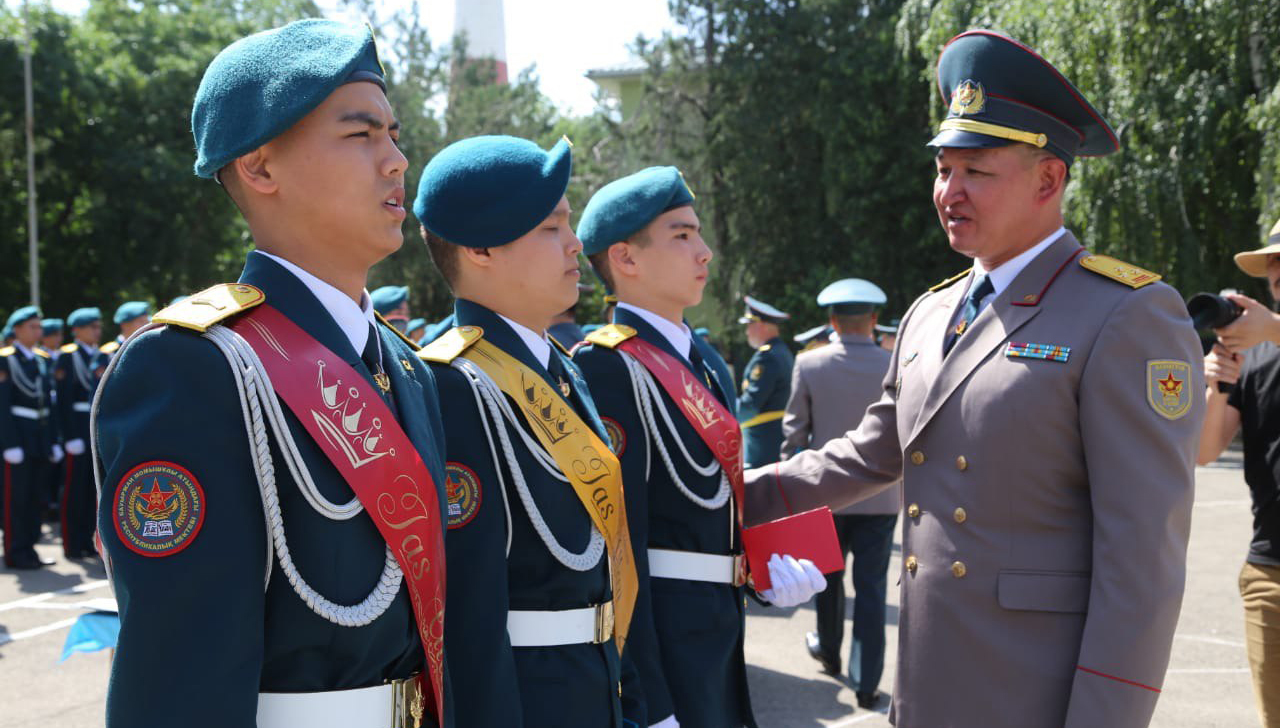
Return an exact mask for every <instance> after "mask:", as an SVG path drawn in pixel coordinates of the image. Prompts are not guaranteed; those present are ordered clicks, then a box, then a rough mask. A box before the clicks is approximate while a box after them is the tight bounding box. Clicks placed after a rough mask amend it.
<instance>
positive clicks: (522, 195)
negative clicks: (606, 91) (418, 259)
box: [413, 136, 573, 248]
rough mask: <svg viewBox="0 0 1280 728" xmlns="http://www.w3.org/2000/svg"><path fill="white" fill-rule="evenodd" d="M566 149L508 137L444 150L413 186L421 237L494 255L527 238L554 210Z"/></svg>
mask: <svg viewBox="0 0 1280 728" xmlns="http://www.w3.org/2000/svg"><path fill="white" fill-rule="evenodd" d="M572 147H573V145H572V144H570V143H569V140H568V139H561V140H560V141H559V142H558V143H557V144H556V145H555V146H554V147H552V148H551V150H550V151H543V150H542V148H541V147H539V146H538V145H537V144H534V143H533V142H531V141H527V140H525V139H517V138H516V137H511V136H478V137H471V138H470V139H463V140H461V141H457V142H454V143H453V144H450V145H449V146H447V147H445V148H444V149H443V150H442V151H441V152H440V153H439V154H437V155H436V156H434V157H432V158H431V161H430V162H428V163H427V167H426V169H424V170H423V172H422V178H421V179H420V180H419V181H418V196H417V199H415V200H414V202H413V214H415V215H417V216H418V221H419V222H421V223H422V226H423V227H425V228H426V229H427V230H430V231H431V232H432V233H434V234H435V235H437V236H439V237H441V238H443V239H444V240H447V241H449V242H450V243H453V244H454V245H461V246H464V247H467V248H496V247H499V246H502V245H506V244H507V243H510V242H512V241H514V240H516V239H517V238H520V237H522V236H523V235H524V234H525V233H527V232H529V231H530V230H533V229H534V228H535V227H537V226H538V224H539V223H541V222H542V221H543V220H545V219H547V216H548V215H550V214H551V212H552V211H553V210H555V209H556V205H558V204H560V198H562V197H564V191H565V189H567V188H568V186H569V175H570V173H571V172H572V171H573V155H572V152H571V151H570V150H571V149H572Z"/></svg>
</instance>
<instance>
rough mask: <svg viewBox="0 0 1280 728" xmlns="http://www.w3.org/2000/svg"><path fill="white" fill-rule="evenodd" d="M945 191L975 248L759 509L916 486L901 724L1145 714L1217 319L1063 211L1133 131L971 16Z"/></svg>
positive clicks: (1182, 550)
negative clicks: (1087, 161) (878, 379)
mask: <svg viewBox="0 0 1280 728" xmlns="http://www.w3.org/2000/svg"><path fill="white" fill-rule="evenodd" d="M938 84H939V90H940V91H941V93H942V96H943V99H944V103H946V104H947V105H948V113H947V116H946V118H945V119H944V120H943V121H942V123H941V125H940V129H939V133H938V135H937V136H936V137H934V139H933V141H932V142H931V143H930V144H931V146H933V147H935V148H936V149H937V157H936V161H937V165H936V166H937V178H936V179H935V181H934V191H933V192H934V204H935V207H936V208H937V210H938V216H939V220H940V222H941V223H942V226H943V228H944V230H945V231H946V233H947V237H948V241H949V243H950V244H951V247H952V248H953V249H955V250H957V251H959V252H961V253H963V254H965V255H967V256H969V257H971V258H973V259H974V263H973V267H972V269H970V270H966V271H964V272H963V273H961V274H960V275H958V276H956V277H955V278H953V279H952V280H950V281H945V282H943V283H941V284H939V285H938V286H935V287H934V289H933V290H931V291H929V292H927V293H925V294H924V295H922V296H921V297H920V298H918V299H917V300H916V302H915V303H914V304H913V305H912V307H911V308H910V309H909V310H908V312H907V314H906V315H905V316H904V317H903V319H902V325H901V328H900V329H899V339H898V346H897V349H896V350H895V352H894V354H893V357H892V359H891V360H890V364H889V372H888V374H887V375H886V377H885V380H884V391H883V394H882V396H881V398H880V400H879V401H878V402H876V403H875V404H874V405H872V406H871V407H870V408H869V409H868V410H867V413H866V415H865V416H864V417H863V419H862V422H861V423H860V424H859V426H858V428H857V429H856V430H852V431H850V432H848V433H846V434H845V435H844V436H842V437H838V438H836V439H834V440H832V441H830V442H828V443H827V444H826V445H825V446H823V447H822V448H821V449H820V450H809V451H805V452H802V453H799V454H798V455H796V456H795V457H793V458H791V459H790V460H787V461H786V462H783V463H780V464H779V465H776V466H767V467H763V468H759V469H755V470H752V471H749V472H748V473H747V498H746V500H747V502H746V511H747V519H748V520H749V521H753V522H759V521H763V520H768V519H770V518H775V517H777V516H780V515H783V514H785V513H787V512H788V510H794V511H803V510H805V509H808V508H813V507H815V506H817V505H820V504H828V505H831V506H832V507H843V506H844V505H846V504H848V503H850V502H853V501H854V500H857V499H859V498H862V497H866V496H869V495H872V494H874V493H876V492H879V491H880V490H882V489H883V488H885V487H887V486H888V485H889V484H891V483H893V482H895V481H896V480H897V479H898V478H899V477H902V478H903V485H902V487H903V496H904V500H905V502H906V504H907V506H906V518H905V519H904V521H903V536H902V549H903V570H902V573H901V574H900V575H899V576H898V578H899V579H900V580H901V582H900V589H901V596H900V599H901V601H900V603H901V615H900V618H899V632H898V637H899V643H898V669H897V681H896V687H895V689H894V693H893V707H892V711H891V714H890V718H891V720H892V721H893V722H894V724H895V725H896V726H898V728H937V727H938V726H948V727H949V728H1095V727H1097V726H1108V727H1109V728H1110V727H1120V726H1123V727H1124V728H1142V727H1143V726H1146V725H1148V724H1149V722H1150V720H1151V715H1152V713H1153V711H1154V710H1155V704H1156V699H1157V698H1158V697H1159V694H1160V689H1161V684H1162V682H1163V680H1164V675H1165V670H1166V668H1167V667H1168V663H1169V650H1170V645H1171V642H1172V639H1173V632H1174V627H1175V624H1176V622H1177V618H1178V611H1179V608H1180V606H1181V601H1182V592H1183V586H1184V582H1185V576H1186V546H1187V536H1188V531H1189V528H1190V521H1191V504H1192V497H1193V482H1194V481H1193V476H1194V458H1195V445H1196V440H1197V436H1198V434H1199V430H1200V423H1201V420H1202V419H1203V416H1204V402H1203V400H1202V399H1201V397H1199V396H1198V395H1199V394H1200V393H1201V392H1203V391H1204V378H1203V372H1202V371H1201V367H1200V366H1199V365H1198V361H1199V359H1200V357H1201V349H1200V342H1199V339H1198V338H1197V336H1196V334H1195V331H1194V330H1193V329H1192V326H1191V323H1190V320H1189V319H1188V317H1187V312H1186V306H1185V305H1184V304H1183V302H1182V299H1181V297H1180V296H1179V295H1178V293H1177V291H1175V290H1174V289H1173V288H1170V287H1169V286H1167V285H1164V284H1162V283H1159V282H1157V280H1158V278H1159V276H1158V275H1156V274H1155V273H1151V272H1150V271H1145V270H1142V269H1141V268H1137V267H1135V266H1131V265H1128V264H1126V263H1122V262H1120V261H1117V260H1114V259H1112V258H1108V257H1106V256H1102V255H1091V254H1089V253H1087V252H1086V251H1085V250H1084V249H1083V248H1082V247H1081V246H1080V243H1079V242H1077V240H1076V238H1075V236H1074V235H1072V234H1071V233H1070V232H1069V231H1067V230H1066V229H1065V228H1064V227H1062V225H1063V222H1062V213H1061V209H1062V208H1061V205H1062V195H1063V192H1064V190H1065V186H1066V183H1067V170H1068V165H1069V164H1070V163H1071V162H1072V160H1073V159H1074V157H1075V156H1077V155H1101V154H1107V153H1110V152H1113V151H1115V150H1116V149H1117V148H1118V146H1119V142H1118V140H1117V138H1116V136H1115V134H1114V132H1112V131H1111V128H1110V127H1109V126H1108V125H1107V124H1106V122H1105V121H1103V119H1102V116H1101V115H1100V114H1099V113H1098V112H1097V110H1095V109H1094V108H1093V107H1092V106H1091V105H1089V103H1088V102H1087V101H1085V100H1084V96H1083V95H1082V94H1081V93H1080V92H1079V91H1077V90H1076V89H1075V87H1074V86H1072V85H1071V84H1070V82H1068V81H1067V80H1066V79H1065V78H1064V77H1063V76H1062V75H1061V74H1060V73H1059V72H1058V71H1057V70H1056V69H1055V68H1054V67H1053V66H1052V65H1050V64H1049V62H1048V61H1046V60H1044V59H1043V58H1041V57H1040V56H1038V55H1037V54H1036V53H1035V52H1034V51H1032V50H1030V49H1028V48H1027V47H1026V46H1024V45H1021V44H1019V43H1017V42H1015V41H1013V40H1011V39H1009V38H1007V37H1005V36H1003V35H1000V34H997V33H994V32H990V31H985V30H978V31H970V32H966V33H963V34H961V35H959V36H957V37H956V38H955V39H953V40H952V41H951V42H950V43H949V44H948V45H947V46H946V48H945V49H944V50H943V52H942V55H941V58H940V59H939V63H938Z"/></svg>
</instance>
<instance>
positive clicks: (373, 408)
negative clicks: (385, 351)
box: [230, 304, 445, 725]
mask: <svg viewBox="0 0 1280 728" xmlns="http://www.w3.org/2000/svg"><path fill="white" fill-rule="evenodd" d="M230 328H231V330H232V331H235V332H236V333H237V334H239V335H240V336H242V337H243V338H244V339H245V341H248V342H249V345H250V346H252V347H253V350H254V351H255V352H257V354H258V357H259V358H260V359H261V360H262V364H263V366H264V367H266V370H267V374H268V375H269V376H270V377H271V384H272V386H273V387H274V388H275V391H276V393H277V394H278V395H279V396H280V399H281V400H282V401H283V402H284V403H285V405H287V406H288V407H289V410H290V411H292V412H293V414H294V415H295V416H297V418H298V421H299V422H301V423H302V426H303V427H305V428H306V430H307V434H309V435H311V439H312V440H314V441H315V443H316V445H317V446H318V447H319V448H320V450H321V451H323V452H324V454H325V457H327V458H329V462H331V463H333V466H334V467H335V468H337V469H338V472H339V473H341V474H342V478H343V480H345V481H346V482H347V485H349V486H351V490H353V491H355V494H356V497H357V498H359V499H360V504H361V505H363V506H364V510H365V513H368V514H369V517H370V518H372V519H373V522H374V524H375V525H376V526H377V527H378V532H379V533H381V534H382V537H383V538H384V539H386V541H387V544H388V545H389V546H390V547H391V551H392V553H394V554H395V557H396V561H397V562H398V563H399V564H400V569H401V570H402V571H403V572H404V577H405V583H406V584H407V585H408V587H409V597H410V601H412V603H413V613H414V618H415V621H416V622H417V625H418V636H419V637H421V638H422V649H423V651H424V652H426V660H427V662H426V668H427V670H426V673H427V677H428V679H426V680H422V679H420V682H421V683H422V686H423V687H424V688H425V689H424V690H423V691H422V692H423V693H424V694H425V695H426V696H428V699H429V700H430V702H431V704H432V707H433V708H434V709H435V712H436V715H437V717H438V719H439V721H440V724H441V725H444V698H443V695H444V692H443V654H444V585H445V581H444V574H445V564H444V530H443V528H442V524H441V522H440V501H439V498H438V497H437V495H436V485H435V482H434V481H433V480H432V479H431V472H430V471H429V470H427V466H426V464H425V463H423V462H422V457H421V456H420V455H419V454H418V451H417V449H415V448H414V446H413V443H412V442H410V440H409V436H408V435H406V434H405V432H404V430H403V429H401V428H400V425H399V423H397V422H396V418H395V415H394V414H392V412H391V408H389V407H388V406H387V405H386V403H385V402H384V401H383V400H382V398H381V397H379V396H378V393H377V390H375V389H374V388H373V387H372V386H371V385H370V384H369V383H368V382H367V381H365V379H364V377H362V376H360V374H358V373H357V372H356V370H355V369H352V368H351V366H350V365H348V364H347V363H346V362H344V361H343V360H342V359H340V358H338V357H337V356H336V355H335V354H334V353H333V352H331V351H329V350H328V349H327V348H325V346H324V345H323V344H321V343H320V342H318V341H316V340H315V339H314V338H312V337H311V335H309V334H308V333H307V332H305V331H303V330H302V329H301V328H299V327H298V325H297V324H294V323H293V322H292V321H290V320H289V319H287V318H285V317H284V315H283V314H281V313H280V312H279V311H277V310H276V309H274V308H272V307H271V306H269V305H267V304H262V305H260V306H258V307H256V308H254V309H253V310H252V311H250V312H249V313H247V314H246V315H244V316H242V317H240V318H239V319H238V320H236V321H235V322H234V323H232V324H231V326H230Z"/></svg>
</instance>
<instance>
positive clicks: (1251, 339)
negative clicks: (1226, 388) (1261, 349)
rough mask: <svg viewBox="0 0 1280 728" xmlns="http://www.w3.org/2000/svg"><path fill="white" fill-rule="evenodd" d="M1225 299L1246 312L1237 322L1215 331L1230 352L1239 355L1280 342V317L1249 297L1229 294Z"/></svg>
mask: <svg viewBox="0 0 1280 728" xmlns="http://www.w3.org/2000/svg"><path fill="white" fill-rule="evenodd" d="M1225 297H1226V298H1229V299H1231V300H1232V301H1233V302H1235V304H1236V305H1238V306H1240V308H1241V309H1243V310H1244V312H1243V313H1241V314H1240V317H1239V318H1237V319H1236V320H1235V321H1232V322H1231V323H1230V324H1228V325H1226V326H1224V327H1222V328H1220V329H1214V331H1213V333H1215V334H1217V335H1218V341H1220V342H1222V345H1223V346H1225V347H1226V348H1227V349H1228V350H1229V351H1231V352H1232V353H1237V354H1238V353H1240V352H1242V351H1245V350H1246V349H1251V348H1253V347H1255V346H1257V345H1258V344H1260V343H1262V342H1263V341H1273V342H1280V316H1277V315H1276V314H1274V313H1272V312H1271V309H1269V308H1267V307H1266V306H1264V305H1263V304H1261V303H1258V302H1257V301H1255V300H1253V299H1252V298H1249V297H1248V296H1241V295H1239V294H1237V293H1228V294H1226V296H1225Z"/></svg>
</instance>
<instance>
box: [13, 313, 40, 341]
mask: <svg viewBox="0 0 1280 728" xmlns="http://www.w3.org/2000/svg"><path fill="white" fill-rule="evenodd" d="M38 318H40V309H38V308H36V307H35V306H23V307H22V308H20V309H18V310H17V311H14V312H13V313H11V314H9V320H8V321H7V322H5V325H4V335H5V336H12V335H13V327H15V326H19V325H21V324H25V323H26V322H28V321H30V320H31V319H38Z"/></svg>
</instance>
